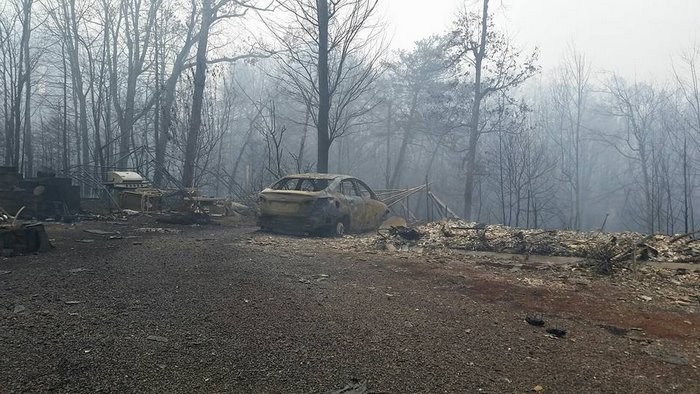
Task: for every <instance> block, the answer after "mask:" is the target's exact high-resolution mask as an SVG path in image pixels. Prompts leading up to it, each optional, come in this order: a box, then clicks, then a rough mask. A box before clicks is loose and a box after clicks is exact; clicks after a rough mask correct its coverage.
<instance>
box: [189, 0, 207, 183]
mask: <svg viewBox="0 0 700 394" xmlns="http://www.w3.org/2000/svg"><path fill="white" fill-rule="evenodd" d="M211 13H212V11H211V0H204V2H203V4H202V28H201V30H200V36H199V42H198V43H197V56H196V60H195V62H196V69H195V72H194V92H193V96H192V115H191V116H190V127H189V131H188V133H187V142H186V145H185V164H184V168H183V170H182V185H183V187H186V188H189V187H193V186H194V176H195V173H194V172H195V163H196V161H197V147H198V143H199V141H198V139H199V131H200V128H201V126H202V102H203V101H204V85H205V82H206V77H207V74H206V72H207V42H208V39H209V27H210V26H211V20H212V14H211Z"/></svg>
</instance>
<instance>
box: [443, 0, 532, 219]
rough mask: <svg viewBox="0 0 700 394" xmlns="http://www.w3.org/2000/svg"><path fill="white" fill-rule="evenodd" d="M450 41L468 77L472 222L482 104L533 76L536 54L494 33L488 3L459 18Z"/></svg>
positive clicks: (468, 211) (468, 213)
mask: <svg viewBox="0 0 700 394" xmlns="http://www.w3.org/2000/svg"><path fill="white" fill-rule="evenodd" d="M451 42H452V48H451V49H452V54H453V57H454V63H455V66H456V70H457V72H458V73H460V74H462V75H464V76H470V77H471V80H470V81H469V83H471V84H472V91H473V95H472V100H471V106H470V109H469V121H468V126H467V129H468V136H467V139H468V142H467V149H466V158H465V167H466V168H465V171H466V177H465V183H464V217H465V218H466V219H471V217H472V204H473V195H474V182H475V177H476V175H477V155H478V149H477V148H478V143H479V137H480V136H481V134H482V132H483V119H482V105H483V103H484V101H485V100H486V99H487V98H489V96H491V95H493V94H495V93H502V92H506V91H508V90H510V89H512V88H514V87H516V86H518V85H520V84H521V83H523V82H524V81H525V80H527V79H528V78H529V77H531V76H532V75H534V73H535V72H536V71H537V67H536V66H535V61H536V59H537V52H536V51H535V52H533V53H532V54H529V55H527V56H522V53H521V51H519V50H517V49H515V48H514V47H513V46H512V44H511V43H510V41H509V39H508V37H507V36H506V35H505V34H503V33H500V32H499V31H497V30H496V26H495V23H494V21H493V18H492V16H491V15H490V14H489V0H483V4H482V9H481V13H480V14H477V13H474V12H465V13H462V14H460V15H459V18H458V20H457V22H456V23H455V26H454V30H453V31H452V33H451Z"/></svg>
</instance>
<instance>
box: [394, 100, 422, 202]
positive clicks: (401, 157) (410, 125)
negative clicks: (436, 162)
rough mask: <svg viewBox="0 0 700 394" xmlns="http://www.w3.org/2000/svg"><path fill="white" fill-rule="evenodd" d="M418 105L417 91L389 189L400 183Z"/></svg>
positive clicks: (412, 101)
mask: <svg viewBox="0 0 700 394" xmlns="http://www.w3.org/2000/svg"><path fill="white" fill-rule="evenodd" d="M417 105H418V91H417V90H415V91H414V92H413V97H412V98H411V109H410V111H409V114H408V122H407V124H406V126H405V130H404V134H403V139H402V140H401V147H400V148H399V155H398V156H397V157H396V163H395V164H394V172H393V173H392V174H391V180H390V181H389V188H395V187H398V186H399V183H400V182H401V175H402V174H403V168H404V162H405V161H406V152H408V146H409V145H410V144H411V141H412V140H413V128H414V124H415V120H416V106H417Z"/></svg>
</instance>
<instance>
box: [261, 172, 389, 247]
mask: <svg viewBox="0 0 700 394" xmlns="http://www.w3.org/2000/svg"><path fill="white" fill-rule="evenodd" d="M388 212H389V209H388V207H387V206H386V204H384V203H383V202H381V201H379V199H377V196H376V195H375V194H374V192H373V191H372V190H371V189H370V188H369V187H368V186H367V185H366V184H365V183H364V182H362V181H360V180H359V179H357V178H354V177H352V176H348V175H333V174H297V175H289V176H286V177H284V178H282V179H280V180H279V181H277V182H275V183H274V184H273V185H272V186H270V187H268V188H267V189H265V190H263V191H262V192H260V195H259V197H258V224H259V226H260V227H261V229H262V230H266V231H275V232H297V233H298V232H301V233H325V234H333V235H337V236H342V235H343V234H345V233H346V232H363V231H369V230H373V229H376V228H378V227H379V225H380V224H381V223H382V220H383V219H384V218H385V217H386V215H387V214H388Z"/></svg>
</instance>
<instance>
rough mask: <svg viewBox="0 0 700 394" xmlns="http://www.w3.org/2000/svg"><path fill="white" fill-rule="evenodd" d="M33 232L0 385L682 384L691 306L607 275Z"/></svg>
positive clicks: (692, 324)
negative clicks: (556, 331)
mask: <svg viewBox="0 0 700 394" xmlns="http://www.w3.org/2000/svg"><path fill="white" fill-rule="evenodd" d="M86 228H100V229H103V230H104V229H107V230H108V232H111V231H113V232H114V233H115V234H116V233H117V232H118V234H116V236H115V235H111V237H112V238H113V239H109V238H110V234H98V235H96V234H94V233H85V232H84V231H83V230H84V229H86ZM47 231H49V236H50V237H51V238H53V242H54V244H55V245H56V249H55V250H53V251H51V252H50V253H47V254H44V255H37V256H21V257H12V258H5V259H3V260H2V261H0V392H44V391H58V392H119V393H123V392H158V393H166V392H167V393H170V392H183V393H192V392H245V393H249V392H275V393H305V392H330V391H333V390H338V389H341V388H343V387H344V386H345V385H346V384H348V383H351V382H353V381H359V382H365V383H366V386H367V387H368V389H369V391H370V392H388V393H408V392H411V393H413V392H424V393H437V392H527V391H533V390H534V391H543V392H636V393H640V392H649V393H651V392H688V393H690V392H700V371H699V370H698V369H697V368H698V366H699V365H700V317H699V316H698V313H696V311H697V309H688V308H685V309H684V308H681V307H672V306H666V305H662V304H657V303H655V302H653V301H652V302H646V303H645V302H644V301H639V300H637V299H635V297H634V296H633V295H632V294H629V291H628V290H626V289H624V288H620V287H616V286H614V285H613V284H611V283H610V281H608V280H602V279H601V280H596V279H593V280H591V281H590V283H585V282H580V283H574V284H572V283H570V282H566V280H565V279H561V278H560V277H559V276H558V275H553V274H551V273H540V272H534V271H533V272H523V271H522V270H513V269H503V268H496V267H493V266H489V265H482V264H480V263H479V261H467V260H463V259H464V258H463V259H462V260H450V259H447V260H446V259H430V258H419V257H408V258H406V257H401V256H391V255H385V254H372V253H364V254H363V253H357V252H353V251H347V250H337V249H334V248H331V247H326V246H324V245H325V244H326V242H325V241H318V240H316V241H307V240H304V239H301V238H299V239H295V238H290V237H277V236H269V235H265V234H258V233H253V232H252V229H244V228H228V227H222V226H211V227H198V228H191V227H187V228H185V229H184V231H182V232H178V231H171V230H169V229H163V230H144V229H141V230H139V229H138V228H137V227H135V226H131V225H128V226H118V225H110V224H102V223H94V224H93V223H88V224H81V225H78V226H75V227H66V226H60V225H55V226H50V227H49V229H48V230H47ZM692 307H693V308H694V306H692ZM528 314H531V315H532V314H536V315H537V316H540V315H541V316H542V317H543V319H544V320H545V322H546V325H545V327H535V326H531V325H529V324H527V323H526V322H524V318H525V316H526V315H528ZM547 328H562V329H565V330H566V331H567V334H566V336H565V337H563V338H555V337H553V336H552V335H549V334H547V333H546V332H545V330H546V329H547Z"/></svg>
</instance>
